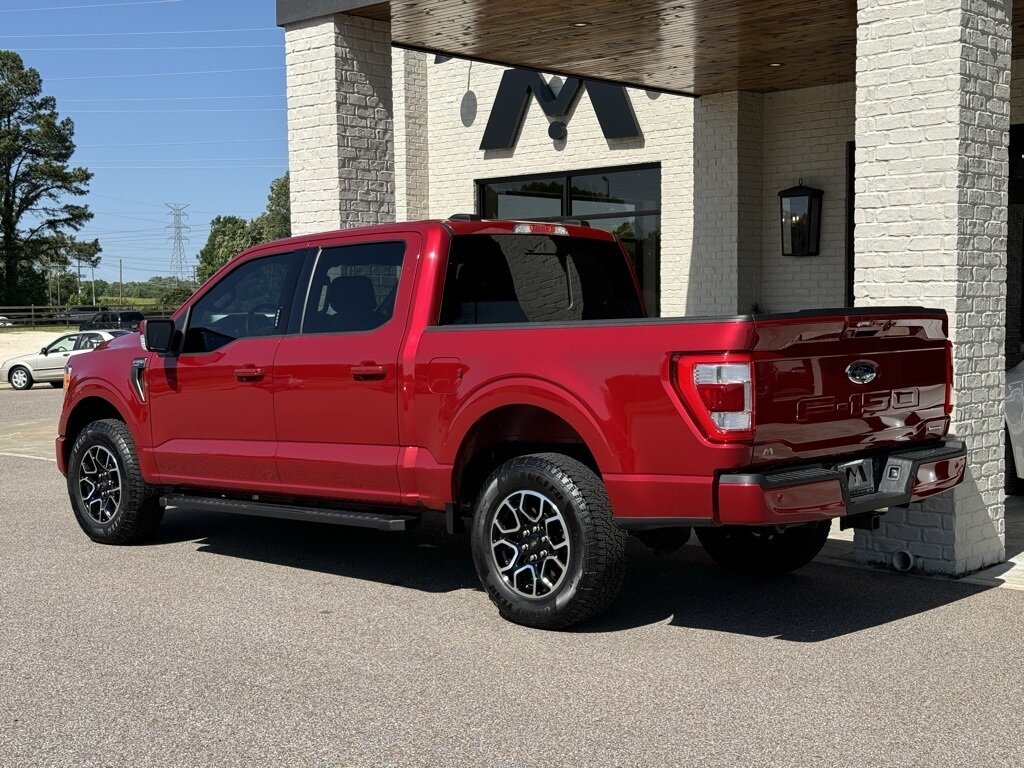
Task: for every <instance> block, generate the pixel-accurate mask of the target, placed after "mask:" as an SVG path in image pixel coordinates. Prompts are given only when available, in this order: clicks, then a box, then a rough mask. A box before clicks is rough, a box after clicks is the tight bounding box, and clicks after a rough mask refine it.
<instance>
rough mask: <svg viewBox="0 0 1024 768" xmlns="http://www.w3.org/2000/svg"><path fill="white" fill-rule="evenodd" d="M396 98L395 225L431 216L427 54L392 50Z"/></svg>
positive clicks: (399, 49) (400, 49) (397, 49)
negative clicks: (399, 222)
mask: <svg viewBox="0 0 1024 768" xmlns="http://www.w3.org/2000/svg"><path fill="white" fill-rule="evenodd" d="M391 61H392V71H393V73H394V76H393V89H394V95H395V211H396V218H397V219H398V221H417V220H420V219H426V218H428V217H429V215H430V207H429V200H430V183H429V179H428V175H427V174H428V170H429V159H430V143H429V133H428V125H429V123H428V120H427V103H428V98H427V66H428V64H427V62H428V58H427V54H425V53H422V52H420V51H407V50H405V49H402V48H392V49H391Z"/></svg>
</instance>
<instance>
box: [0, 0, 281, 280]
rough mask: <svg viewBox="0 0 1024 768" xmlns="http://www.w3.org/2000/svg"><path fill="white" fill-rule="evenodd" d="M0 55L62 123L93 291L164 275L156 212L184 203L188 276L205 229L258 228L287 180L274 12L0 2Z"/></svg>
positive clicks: (163, 217)
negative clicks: (81, 189) (278, 182)
mask: <svg viewBox="0 0 1024 768" xmlns="http://www.w3.org/2000/svg"><path fill="white" fill-rule="evenodd" d="M227 30H241V31H227ZM0 48H6V49H10V50H14V51H17V52H18V53H19V54H21V56H22V57H23V58H24V60H25V64H26V65H27V66H31V67H35V68H36V69H37V70H39V73H40V74H41V75H42V77H43V90H44V92H46V93H47V94H49V95H52V96H54V97H56V99H57V108H58V110H59V111H60V113H61V115H67V116H69V117H71V118H72V119H73V120H74V121H75V129H76V131H75V141H76V144H77V145H78V151H77V152H76V154H75V158H74V162H75V163H76V164H79V165H84V166H86V167H88V168H89V169H90V170H92V171H93V172H94V173H95V177H94V178H93V180H92V183H91V185H90V194H89V197H88V200H87V202H88V204H89V206H90V208H91V209H92V211H93V212H94V213H95V218H94V219H93V220H92V222H90V224H89V225H88V226H87V228H86V229H85V230H84V231H83V233H82V236H83V237H84V238H86V239H91V238H93V237H98V238H99V239H100V243H101V245H102V246H103V254H102V259H103V261H102V264H101V266H100V267H99V268H98V269H97V270H96V277H97V278H100V277H102V278H103V279H105V280H116V279H117V274H118V260H123V263H124V279H125V281H132V280H145V279H148V278H149V277H151V276H153V275H166V274H168V273H169V271H170V263H171V244H170V241H169V239H168V232H167V230H166V229H165V227H166V226H167V225H168V224H169V222H170V219H169V217H168V216H167V213H168V211H167V208H166V207H165V206H164V203H187V204H189V208H188V209H187V211H186V212H187V213H188V214H189V215H190V218H189V222H188V223H189V225H190V226H191V232H190V234H189V237H190V241H189V243H188V244H187V245H186V254H187V255H188V257H189V259H190V263H193V262H192V261H191V260H194V256H195V254H196V253H197V252H198V251H199V249H200V248H201V247H202V246H203V243H205V242H206V236H207V233H208V232H209V224H210V219H211V218H213V217H214V216H215V215H217V214H235V215H238V216H244V217H246V218H252V217H253V216H256V215H258V214H259V213H260V212H261V211H262V210H263V208H264V205H265V203H266V196H267V192H268V189H269V186H270V182H271V180H273V179H275V178H276V177H278V176H281V175H282V174H283V173H284V172H285V171H286V170H287V168H288V163H287V154H288V149H287V125H286V113H285V77H284V32H283V30H281V29H279V28H277V27H275V25H274V0H33V1H32V2H30V1H29V0H0ZM115 49H134V50H115ZM215 70H247V71H234V72H224V71H215ZM198 72H203V73H204V74H164V73H198Z"/></svg>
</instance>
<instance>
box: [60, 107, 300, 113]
mask: <svg viewBox="0 0 1024 768" xmlns="http://www.w3.org/2000/svg"><path fill="white" fill-rule="evenodd" d="M284 111H285V108H284V107H237V108H233V109H218V108H213V109H74V110H68V112H73V113H74V114H76V115H168V114H178V113H181V112H284Z"/></svg>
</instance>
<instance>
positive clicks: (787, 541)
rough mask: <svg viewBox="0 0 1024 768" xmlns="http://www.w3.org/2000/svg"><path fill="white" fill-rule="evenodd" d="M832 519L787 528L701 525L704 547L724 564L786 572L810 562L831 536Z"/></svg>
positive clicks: (738, 569) (748, 570) (744, 570)
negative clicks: (703, 526) (710, 526)
mask: <svg viewBox="0 0 1024 768" xmlns="http://www.w3.org/2000/svg"><path fill="white" fill-rule="evenodd" d="M831 527H832V521H831V520H826V521H824V522H821V523H810V524H808V525H794V526H789V527H786V528H781V529H779V528H776V527H774V526H768V527H763V528H761V527H755V526H743V525H734V526H730V525H724V526H721V527H719V528H697V529H696V530H697V538H698V539H700V543H701V545H702V546H703V547H704V551H705V552H707V553H708V554H709V555H710V556H711V558H712V559H713V560H714V561H715V562H716V563H718V564H719V565H721V566H722V567H724V568H728V569H729V570H731V571H736V572H738V573H747V574H764V573H768V574H783V573H789V572H790V571H795V570H796V569H797V568H801V567H803V566H805V565H807V564H808V563H809V562H811V560H813V559H814V558H815V557H817V555H818V553H819V552H821V549H822V547H824V546H825V542H826V541H827V540H828V532H829V529H830V528H831Z"/></svg>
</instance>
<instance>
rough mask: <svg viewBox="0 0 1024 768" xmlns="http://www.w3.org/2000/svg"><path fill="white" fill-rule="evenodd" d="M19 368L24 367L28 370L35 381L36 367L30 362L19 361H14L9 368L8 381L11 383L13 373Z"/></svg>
mask: <svg viewBox="0 0 1024 768" xmlns="http://www.w3.org/2000/svg"><path fill="white" fill-rule="evenodd" d="M19 368H24V369H25V370H26V371H28V375H29V376H31V377H32V379H33V381H34V380H35V378H36V372H35V369H34V368H33V367H32V366H31V365H30V364H29V363H22V362H17V363H14V364H13V365H11V367H10V368H8V369H7V381H8V383H10V381H11V374H12V373H14V372H15V371H16V370H18V369H19Z"/></svg>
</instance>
